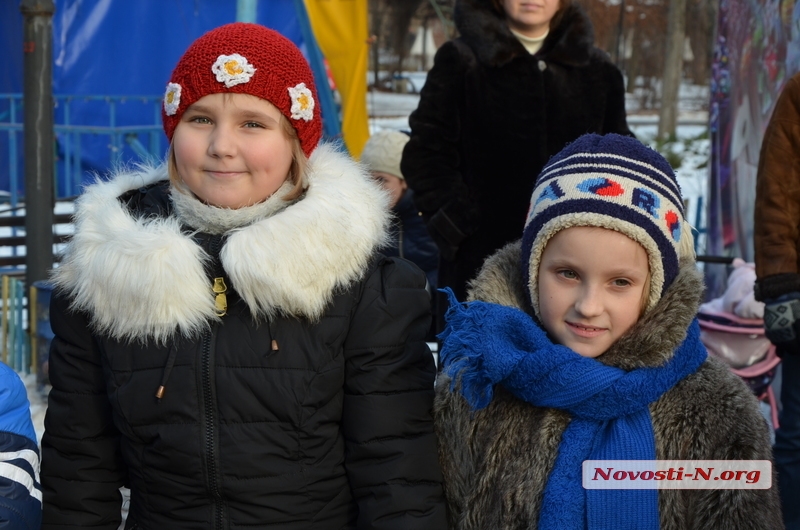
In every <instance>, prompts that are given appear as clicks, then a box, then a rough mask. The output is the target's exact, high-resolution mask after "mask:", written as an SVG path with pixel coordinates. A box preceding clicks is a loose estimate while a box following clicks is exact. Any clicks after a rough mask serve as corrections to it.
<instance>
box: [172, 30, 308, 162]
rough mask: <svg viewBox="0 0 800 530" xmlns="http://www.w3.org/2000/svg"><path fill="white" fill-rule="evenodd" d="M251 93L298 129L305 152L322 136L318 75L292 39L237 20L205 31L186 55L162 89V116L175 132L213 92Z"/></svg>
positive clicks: (298, 135)
mask: <svg viewBox="0 0 800 530" xmlns="http://www.w3.org/2000/svg"><path fill="white" fill-rule="evenodd" d="M218 93H234V94H250V95H253V96H257V97H260V98H262V99H266V100H267V101H269V102H270V103H272V104H273V105H275V106H276V107H277V108H278V109H279V110H280V111H281V113H282V114H283V115H284V116H286V118H287V119H288V120H289V122H290V123H291V124H292V126H294V128H295V130H296V131H297V137H298V138H299V139H300V145H301V147H302V148H303V152H304V153H305V154H306V156H311V152H312V151H314V148H315V147H317V144H318V143H319V139H320V137H321V136H322V120H321V117H320V114H319V108H318V107H317V105H316V102H317V90H316V87H315V86H314V75H313V73H312V72H311V67H310V66H309V65H308V62H307V61H306V59H305V57H303V54H302V53H301V52H300V50H299V49H298V48H297V46H295V45H294V43H292V41H290V40H289V39H287V38H286V37H284V36H283V35H281V34H280V33H278V32H276V31H273V30H271V29H268V28H265V27H264V26H260V25H258V24H247V23H244V22H236V23H233V24H226V25H224V26H220V27H218V28H216V29H212V30H211V31H209V32H208V33H206V34H205V35H202V36H201V37H200V38H198V39H197V40H196V41H194V42H193V43H192V44H191V46H189V48H188V49H187V50H186V53H184V54H183V57H181V59H180V61H178V65H177V66H176V67H175V70H174V71H173V72H172V78H171V79H170V82H169V83H168V84H167V89H166V92H165V93H164V105H163V107H162V110H161V118H162V119H163V121H164V132H165V133H167V138H169V140H170V141H172V135H173V133H174V132H175V127H177V125H178V123H179V122H180V119H181V116H182V115H183V113H184V112H185V111H186V109H187V108H189V106H190V105H191V104H192V103H194V102H195V101H197V100H198V99H200V98H202V97H204V96H207V95H209V94H218Z"/></svg>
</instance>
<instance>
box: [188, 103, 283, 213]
mask: <svg viewBox="0 0 800 530" xmlns="http://www.w3.org/2000/svg"><path fill="white" fill-rule="evenodd" d="M282 119H283V117H282V115H281V113H280V111H279V110H278V109H277V107H275V106H274V105H272V104H271V103H270V102H268V101H267V100H265V99H261V98H257V97H255V96H251V95H248V94H210V95H208V96H205V97H202V98H200V99H199V100H197V101H196V102H195V103H194V104H193V105H192V106H190V107H189V108H188V109H187V110H186V112H185V113H184V115H183V117H182V118H181V121H180V122H179V123H178V126H177V127H176V128H175V136H174V137H173V150H174V155H175V166H176V167H177V170H178V175H179V176H180V178H181V180H182V181H183V183H184V184H185V185H186V186H187V187H188V188H189V189H190V190H191V191H192V193H194V194H195V195H196V196H197V197H198V198H199V199H200V200H202V201H204V202H206V203H208V204H211V205H213V206H219V207H223V208H241V207H243V206H250V205H253V204H257V203H259V202H262V201H264V200H266V199H267V198H268V197H269V196H270V195H272V194H273V193H275V191H277V189H278V188H280V187H281V185H282V184H283V183H284V182H285V181H286V179H287V176H288V174H289V168H290V167H291V164H292V143H291V142H292V141H291V140H289V138H287V136H286V134H285V133H284V132H283V128H282V126H281V120H282Z"/></svg>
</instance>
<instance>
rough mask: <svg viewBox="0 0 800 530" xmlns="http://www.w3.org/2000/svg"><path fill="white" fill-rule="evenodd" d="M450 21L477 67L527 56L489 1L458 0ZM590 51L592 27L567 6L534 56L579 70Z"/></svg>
mask: <svg viewBox="0 0 800 530" xmlns="http://www.w3.org/2000/svg"><path fill="white" fill-rule="evenodd" d="M454 20H455V24H456V28H458V31H459V33H460V35H461V39H462V40H463V41H464V42H465V43H466V44H467V45H469V47H470V48H472V50H473V51H474V52H475V55H476V56H477V57H478V61H480V62H481V63H484V64H487V65H489V66H495V67H499V66H503V65H504V64H506V63H508V62H509V61H511V60H512V59H513V58H515V57H517V56H519V55H526V54H527V53H528V52H527V51H526V50H525V48H524V47H523V46H522V44H521V43H520V42H519V40H517V38H516V37H515V36H514V35H513V34H512V33H511V30H510V29H508V25H507V24H506V21H505V18H504V17H503V16H501V15H499V14H498V13H497V12H495V10H494V9H493V8H492V5H491V0H459V1H458V2H457V3H456V6H455V12H454ZM593 48H594V31H593V29H592V23H591V21H590V20H589V17H588V16H587V15H586V13H585V12H584V11H583V8H581V7H580V6H579V5H578V4H571V5H570V6H569V7H567V8H566V10H564V14H563V16H562V18H561V21H560V23H559V24H558V26H557V27H555V28H550V33H549V34H548V35H547V38H546V39H545V40H544V43H543V44H542V49H541V50H539V52H538V53H537V54H536V56H537V57H541V58H542V59H545V60H547V61H552V62H556V63H561V64H564V65H571V66H581V65H585V64H587V63H588V62H589V58H590V56H591V53H592V49H593Z"/></svg>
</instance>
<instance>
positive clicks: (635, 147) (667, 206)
mask: <svg viewBox="0 0 800 530" xmlns="http://www.w3.org/2000/svg"><path fill="white" fill-rule="evenodd" d="M683 224H684V212H683V201H682V199H681V190H680V187H679V186H678V182H677V180H676V179H675V174H674V173H673V171H672V168H671V167H670V165H669V163H668V162H667V161H666V160H665V159H664V157H662V156H661V155H660V154H658V152H656V151H655V150H653V149H651V148H650V147H647V146H645V145H643V144H642V143H641V142H640V141H638V140H636V139H635V138H630V137H628V136H620V135H618V134H608V135H605V136H601V135H598V134H586V135H584V136H581V137H580V138H578V139H577V140H575V141H574V142H572V143H571V144H569V145H568V146H566V147H565V148H564V149H563V150H562V151H561V152H560V153H558V154H557V155H555V156H554V157H553V158H551V159H550V161H549V162H548V163H547V166H545V167H544V169H543V170H542V172H541V174H540V175H539V178H538V179H537V181H536V186H535V188H534V190H533V195H532V196H531V205H530V209H529V210H528V217H527V219H526V221H525V231H524V233H523V237H522V264H521V265H522V273H523V280H524V281H525V284H526V285H527V286H528V293H529V294H530V297H531V304H532V306H533V308H534V311H535V312H536V314H537V315H538V314H539V293H538V291H539V289H538V275H539V262H540V260H541V257H542V252H543V251H544V247H545V245H547V242H548V241H549V240H550V238H551V237H553V236H554V235H555V234H556V233H558V232H559V231H561V230H564V229H565V228H570V227H573V226H596V227H600V228H608V229H611V230H616V231H618V232H621V233H623V234H625V235H626V236H628V237H630V238H631V239H633V240H634V241H636V242H637V243H639V244H640V245H642V247H644V249H645V250H646V251H647V255H648V260H649V264H650V294H649V296H648V300H647V306H646V309H645V310H646V311H647V310H649V309H651V308H652V307H653V306H655V305H656V303H657V302H658V300H659V299H660V298H661V296H662V295H663V293H664V291H665V290H666V289H667V287H669V286H670V284H672V281H673V280H674V279H675V277H676V276H677V274H678V267H679V264H678V261H679V256H680V255H681V251H680V248H681V245H680V240H681V236H682V231H683ZM689 239H691V238H689Z"/></svg>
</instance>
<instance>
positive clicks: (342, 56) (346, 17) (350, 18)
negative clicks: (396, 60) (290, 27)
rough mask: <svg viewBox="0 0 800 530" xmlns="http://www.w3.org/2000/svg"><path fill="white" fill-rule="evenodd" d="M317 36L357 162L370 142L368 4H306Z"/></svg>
mask: <svg viewBox="0 0 800 530" xmlns="http://www.w3.org/2000/svg"><path fill="white" fill-rule="evenodd" d="M305 4H306V10H307V11H308V18H309V19H310V20H311V28H312V29H313V31H314V36H315V37H316V39H317V42H318V43H319V47H320V48H321V49H322V53H323V54H324V55H325V58H326V59H327V60H328V66H329V67H330V69H331V73H332V75H333V79H334V81H335V82H336V88H337V89H338V90H339V95H340V96H341V98H342V136H343V137H344V143H345V145H346V146H347V150H348V151H350V154H351V155H353V156H354V157H356V158H358V157H359V156H360V155H361V150H362V149H363V148H364V144H365V143H366V142H367V139H368V138H369V124H368V120H369V116H368V114H367V61H368V59H369V44H368V43H367V38H368V37H369V31H368V22H367V0H305Z"/></svg>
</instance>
